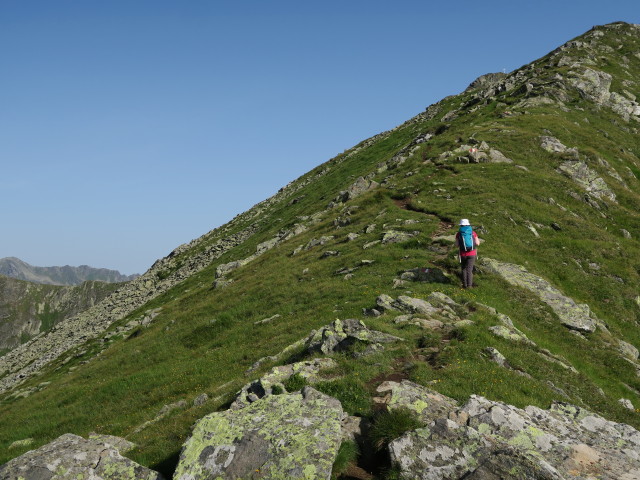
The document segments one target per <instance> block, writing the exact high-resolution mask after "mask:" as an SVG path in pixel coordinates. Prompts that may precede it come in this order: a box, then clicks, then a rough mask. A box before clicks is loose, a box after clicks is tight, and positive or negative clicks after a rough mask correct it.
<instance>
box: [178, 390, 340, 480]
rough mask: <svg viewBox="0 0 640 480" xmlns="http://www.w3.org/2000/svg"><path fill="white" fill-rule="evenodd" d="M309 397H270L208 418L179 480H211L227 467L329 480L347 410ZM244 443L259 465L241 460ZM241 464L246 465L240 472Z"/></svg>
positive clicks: (184, 457) (189, 447) (187, 448)
mask: <svg viewBox="0 0 640 480" xmlns="http://www.w3.org/2000/svg"><path fill="white" fill-rule="evenodd" d="M305 392H306V396H304V395H303V394H299V393H295V394H287V395H278V396H268V397H264V398H263V399H261V400H259V401H256V402H254V403H252V404H250V405H248V406H246V407H245V408H242V409H240V410H227V411H225V412H216V413H213V414H210V415H208V416H206V417H204V418H203V419H202V420H200V421H199V422H198V423H197V424H196V426H195V428H194V431H193V435H192V436H191V438H190V439H189V440H188V441H187V442H186V443H185V445H184V447H183V451H182V454H181V457H180V463H179V464H178V468H177V469H176V473H175V476H174V478H175V479H177V480H181V479H187V478H189V479H193V480H199V479H205V478H207V479H208V478H211V477H212V476H213V475H220V474H222V473H223V471H224V469H227V468H243V469H244V470H243V471H247V472H248V471H249V470H247V469H249V468H250V471H251V472H254V471H255V470H258V469H259V471H260V475H261V476H262V477H265V478H272V479H279V478H282V479H287V478H305V479H309V480H310V479H315V478H324V477H323V475H324V476H326V475H325V474H327V475H328V474H330V472H331V466H332V465H333V460H334V458H335V456H336V454H337V452H338V448H339V446H340V440H341V426H340V420H341V417H342V408H341V407H340V406H339V403H338V402H337V401H336V400H334V399H331V398H330V397H327V396H326V395H323V394H320V393H319V392H317V391H315V390H313V389H310V388H308V387H307V388H306V389H305ZM310 392H311V393H310ZM314 392H315V393H314ZM243 442H245V444H246V443H247V442H248V443H251V442H253V443H251V448H253V450H254V453H253V454H254V456H255V457H256V460H255V464H251V465H249V464H250V463H251V460H247V456H246V455H245V456H244V458H241V457H242V456H243V453H242V452H243V450H242V448H244V447H243ZM246 448H247V449H249V447H246ZM247 451H248V450H247ZM255 451H259V454H255ZM248 455H251V453H249V454H248ZM240 462H245V463H246V465H245V464H243V466H242V467H238V466H237V465H238V464H239V463H240ZM247 462H248V463H247ZM310 462H313V463H310ZM205 463H207V465H208V466H207V467H205V466H204V464H205ZM235 472H236V473H237V474H238V475H241V473H238V472H239V470H235ZM327 472H328V473H327Z"/></svg>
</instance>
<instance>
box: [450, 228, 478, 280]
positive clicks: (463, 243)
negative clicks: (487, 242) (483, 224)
mask: <svg viewBox="0 0 640 480" xmlns="http://www.w3.org/2000/svg"><path fill="white" fill-rule="evenodd" d="M456 245H457V246H458V250H459V252H460V266H461V267H462V288H473V287H475V286H476V285H474V284H473V265H474V264H475V263H476V255H477V254H478V250H477V247H478V245H480V240H479V239H478V235H476V232H474V231H473V228H472V227H471V224H470V223H469V219H467V218H463V219H462V220H460V229H459V230H458V233H456Z"/></svg>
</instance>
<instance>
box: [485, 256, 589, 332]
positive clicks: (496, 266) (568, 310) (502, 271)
mask: <svg viewBox="0 0 640 480" xmlns="http://www.w3.org/2000/svg"><path fill="white" fill-rule="evenodd" d="M481 263H482V264H483V265H484V266H485V267H487V269H488V270H489V271H490V272H493V273H497V274H498V275H500V276H501V277H502V278H504V279H505V280H506V281H507V282H509V283H510V284H512V285H516V286H518V287H522V288H525V289H527V290H529V291H530V292H533V293H535V294H536V295H538V296H539V297H540V299H541V300H542V301H543V302H544V303H546V304H547V305H549V306H550V307H551V308H552V309H553V311H554V312H555V313H556V315H558V318H559V319H560V322H561V323H562V324H563V325H564V326H565V327H568V328H570V329H573V330H577V331H580V332H593V331H595V329H596V325H598V319H597V318H596V317H595V316H594V315H593V314H592V313H591V309H590V308H589V306H588V305H587V304H584V303H581V304H577V303H576V302H575V301H574V300H573V299H571V298H569V297H567V296H565V295H563V294H562V292H560V290H558V289H557V288H555V287H554V286H553V285H551V284H550V283H549V282H547V281H546V280H544V279H542V278H540V277H538V276H537V275H534V274H532V273H529V272H528V271H527V270H526V269H525V268H524V267H522V266H520V265H514V264H512V263H504V262H499V261H497V260H493V259H491V258H487V257H483V258H482V259H481Z"/></svg>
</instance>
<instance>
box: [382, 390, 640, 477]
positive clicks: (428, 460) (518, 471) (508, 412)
mask: <svg viewBox="0 0 640 480" xmlns="http://www.w3.org/2000/svg"><path fill="white" fill-rule="evenodd" d="M389 451H390V454H391V459H392V461H394V462H396V463H397V464H398V465H399V466H400V468H401V478H406V479H429V480H435V479H451V480H454V479H455V480H458V479H460V478H474V479H497V478H518V479H532V480H533V479H538V480H541V479H545V480H551V479H553V480H562V479H568V478H576V479H578V478H581V479H586V478H598V479H602V480H614V479H615V480H620V479H625V480H632V479H635V478H640V454H639V453H638V452H640V432H638V431H637V430H635V429H634V428H633V427H631V426H629V425H624V424H619V423H615V422H610V421H607V420H605V419H604V418H602V417H600V416H598V415H596V414H593V413H591V412H589V411H587V410H584V409H581V408H579V407H575V406H572V405H568V404H564V403H555V404H553V405H552V407H551V409H549V410H542V409H540V408H538V407H532V406H529V407H527V408H525V409H524V410H522V409H518V408H516V407H514V406H512V405H507V404H504V403H500V402H493V401H490V400H487V399H485V398H483V397H478V396H472V397H471V398H470V400H469V402H468V403H467V404H466V405H465V406H464V407H462V408H461V409H459V410H457V411H456V412H454V413H453V414H450V415H449V418H439V419H436V420H435V421H434V422H432V423H431V424H430V425H429V426H428V427H427V428H423V429H418V430H415V431H413V432H409V433H407V434H405V435H404V436H402V437H400V438H399V439H397V440H395V441H393V442H391V444H390V446H389Z"/></svg>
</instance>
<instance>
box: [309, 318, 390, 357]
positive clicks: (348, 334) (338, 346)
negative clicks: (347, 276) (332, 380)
mask: <svg viewBox="0 0 640 480" xmlns="http://www.w3.org/2000/svg"><path fill="white" fill-rule="evenodd" d="M397 341H402V339H401V338H399V337H394V336H393V335H388V334H386V333H382V332H378V331H376V330H369V329H368V328H367V326H366V325H365V324H364V323H362V322H361V321H360V320H355V319H346V320H335V321H334V322H333V323H332V324H330V325H327V326H325V327H323V328H321V329H319V330H317V331H314V332H312V333H311V335H309V337H308V338H307V340H306V341H305V350H306V352H307V353H310V354H311V353H316V352H319V353H323V354H325V355H326V354H329V353H333V352H340V351H345V350H349V349H351V348H352V347H353V346H354V345H356V344H357V343H360V344H366V345H368V346H369V348H366V349H365V350H364V351H363V352H361V353H359V355H363V354H367V353H372V352H373V351H375V350H379V349H380V348H381V347H382V344H383V343H391V342H397Z"/></svg>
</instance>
